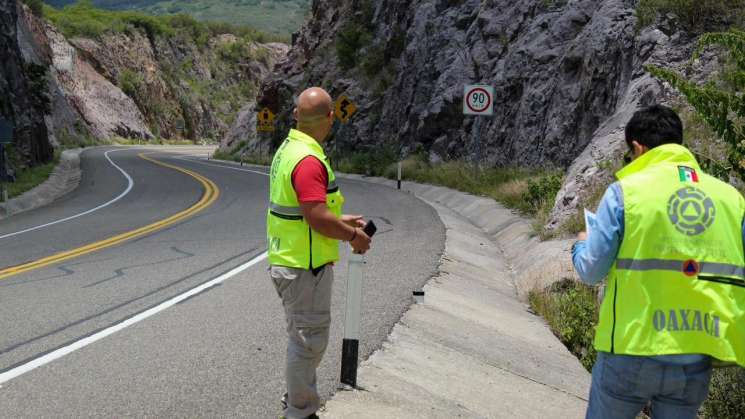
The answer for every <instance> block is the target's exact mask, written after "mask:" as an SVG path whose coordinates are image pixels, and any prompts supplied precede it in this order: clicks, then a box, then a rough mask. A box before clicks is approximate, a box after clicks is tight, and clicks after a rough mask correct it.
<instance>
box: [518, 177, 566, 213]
mask: <svg viewBox="0 0 745 419" xmlns="http://www.w3.org/2000/svg"><path fill="white" fill-rule="evenodd" d="M563 183H564V178H563V176H562V175H560V174H558V173H552V174H548V175H546V176H543V177H541V178H539V179H537V180H532V179H531V180H528V190H527V191H525V193H524V194H523V196H522V198H523V200H524V201H525V205H527V208H526V209H527V210H528V212H530V211H537V210H538V208H540V207H542V206H544V205H546V204H549V203H550V204H553V202H554V200H555V199H556V194H558V193H559V189H561V185H562V184H563Z"/></svg>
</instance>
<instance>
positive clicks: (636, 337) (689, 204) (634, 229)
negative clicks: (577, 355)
mask: <svg viewBox="0 0 745 419" xmlns="http://www.w3.org/2000/svg"><path fill="white" fill-rule="evenodd" d="M617 177H618V179H619V183H620V186H621V189H622V190H623V200H624V211H625V215H624V218H625V225H624V237H623V241H622V243H621V246H620V249H619V252H618V257H617V259H616V261H615V263H614V266H613V267H612V269H611V272H610V274H609V276H608V288H607V290H606V294H605V298H604V301H603V303H602V306H601V309H600V321H599V324H598V327H597V331H596V335H595V347H596V349H597V350H598V351H603V352H610V353H616V354H626V355H643V356H655V355H674V354H705V355H710V356H711V357H713V358H715V359H717V360H719V361H722V362H724V363H737V364H740V365H742V366H745V266H744V265H745V255H743V240H742V224H743V216H745V200H744V199H743V197H742V196H741V195H740V193H739V192H738V191H737V190H736V189H735V188H733V187H732V186H731V185H729V184H727V183H724V182H722V181H720V180H718V179H716V178H714V177H711V176H709V175H706V174H705V173H703V172H702V171H701V168H700V167H699V165H698V163H697V162H696V159H695V158H694V157H693V155H692V154H691V153H690V151H688V150H687V149H686V148H685V147H683V146H679V145H663V146H660V147H656V148H654V149H652V150H650V151H649V152H647V153H645V154H643V155H642V156H641V157H640V158H638V159H637V160H635V161H634V162H632V163H631V164H630V165H629V166H627V167H626V168H624V169H623V170H621V171H620V172H619V173H618V174H617Z"/></svg>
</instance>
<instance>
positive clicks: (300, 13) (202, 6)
mask: <svg viewBox="0 0 745 419" xmlns="http://www.w3.org/2000/svg"><path fill="white" fill-rule="evenodd" d="M47 3H49V4H51V5H53V6H55V7H57V8H61V7H63V6H69V5H70V4H71V3H73V1H72V0H47ZM93 4H95V5H96V6H97V7H101V8H104V9H108V10H120V11H127V12H135V11H137V12H144V13H147V14H150V15H162V16H173V15H178V14H188V15H191V16H194V17H195V18H197V19H198V20H200V21H213V22H222V23H227V24H230V25H235V26H242V27H251V28H256V29H258V30H260V31H261V32H264V33H266V34H269V35H271V37H272V39H274V40H281V41H284V42H287V41H289V39H290V35H291V34H292V33H293V32H295V31H297V30H298V29H299V28H300V27H301V26H302V24H303V23H304V22H305V20H306V18H307V17H308V15H309V13H310V4H311V0H190V1H182V0H134V1H123V0H94V1H93Z"/></svg>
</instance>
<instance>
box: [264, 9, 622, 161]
mask: <svg viewBox="0 0 745 419" xmlns="http://www.w3.org/2000/svg"><path fill="white" fill-rule="evenodd" d="M332 3H333V4H334V5H335V6H336V7H329V6H331V4H332ZM339 3H341V5H339ZM632 3H633V2H631V1H622V0H603V1H597V0H579V1H570V2H566V1H560V2H545V1H542V0H533V1H530V0H528V1H520V2H514V1H506V0H492V1H486V2H484V1H479V0H466V1H461V2H442V1H434V0H419V1H411V2H405V3H400V2H391V1H379V2H367V3H366V2H362V1H344V2H330V1H324V0H320V1H316V2H314V7H313V17H312V20H311V22H310V23H309V24H308V26H307V27H306V28H305V29H304V30H303V31H302V32H301V34H300V36H299V38H298V40H297V43H296V44H295V45H294V47H293V49H292V51H291V53H290V59H289V60H288V61H287V63H286V64H285V65H283V66H282V67H281V70H280V71H279V72H278V75H277V76H276V77H275V78H273V79H272V80H270V81H268V82H267V83H266V84H265V87H264V90H263V94H262V99H260V102H261V104H262V105H263V104H269V105H274V106H275V107H276V108H277V110H278V111H280V113H281V114H282V116H283V118H282V120H283V121H287V115H288V113H287V108H288V107H290V106H289V105H290V104H291V101H290V100H289V99H290V98H291V97H292V94H293V93H296V92H297V91H298V90H299V89H301V88H302V87H304V86H307V85H310V84H321V85H326V86H328V87H330V88H331V90H332V93H333V94H336V95H338V94H340V93H342V92H344V93H346V94H347V95H349V96H350V97H351V98H352V100H353V101H354V102H356V104H357V105H358V107H359V108H360V111H359V114H358V115H357V116H356V117H355V118H354V120H353V122H352V124H351V125H349V126H346V127H344V129H343V130H342V131H344V132H343V133H342V135H341V137H343V138H345V139H347V140H348V141H350V142H351V143H355V142H363V141H364V142H367V143H384V142H390V143H392V144H394V145H395V146H398V147H400V148H401V149H402V150H403V151H404V152H406V151H409V150H413V149H415V148H417V147H419V146H423V147H424V148H425V149H426V150H429V151H431V154H433V155H436V156H437V157H439V158H444V159H452V158H465V159H468V160H478V161H481V162H486V163H490V164H498V165H510V164H514V163H515V162H520V164H522V165H527V166H533V167H538V166H545V165H556V166H562V167H564V166H568V165H569V164H571V162H572V161H573V159H574V157H576V156H577V155H578V154H580V153H581V152H582V150H583V149H584V148H585V147H586V146H587V144H589V142H590V140H591V138H592V134H593V132H594V131H595V130H596V129H597V128H598V127H599V126H600V125H601V124H602V122H603V121H604V120H605V119H606V118H607V117H608V116H609V115H611V114H612V113H613V112H614V111H615V108H616V106H617V102H618V99H619V97H621V96H622V94H623V92H624V90H625V88H626V86H627V85H628V83H629V81H630V76H631V73H632V68H631V67H632V63H633V56H634V32H635V19H634V17H633V4H632ZM366 7H371V8H370V9H369V10H370V11H369V16H361V15H364V14H365V12H364V10H365V9H366ZM368 18H369V19H371V20H370V24H369V25H368V27H367V28H366V29H365V31H366V32H367V33H368V34H369V35H368V34H363V37H367V39H369V40H371V41H369V42H367V43H363V44H362V47H361V50H360V51H359V54H358V57H359V60H358V63H356V65H355V66H353V67H352V68H350V69H348V70H342V69H341V68H340V66H339V65H338V64H337V62H338V59H339V57H338V56H337V55H336V53H335V51H336V50H335V40H336V39H337V37H338V36H339V34H340V33H343V32H344V31H345V30H348V28H349V26H350V25H355V24H357V25H359V24H361V23H364V21H365V20H367V19H368ZM400 43H402V44H403V48H397V45H399V44H400ZM380 49H382V50H383V51H384V53H383V56H382V57H381V60H382V61H383V63H385V64H384V65H382V66H381V69H380V70H381V71H379V72H378V74H375V73H373V72H371V71H370V70H375V66H374V65H373V64H375V63H371V62H370V61H374V60H371V59H370V58H369V57H371V56H372V55H373V54H376V53H377V52H378V51H379V50H380ZM396 49H400V54H398V55H396V56H388V55H387V54H390V53H391V51H393V52H395V53H398V52H399V51H395V50H396ZM366 66H367V68H366ZM370 66H372V67H373V68H370ZM306 70H307V72H306ZM304 72H305V73H304ZM386 77H389V79H387V80H386V79H385V78H386ZM381 83H382V84H383V85H382V86H381ZM475 83H484V84H490V85H493V86H495V90H496V95H495V96H496V97H495V104H494V106H495V115H494V117H479V118H476V117H464V116H463V114H462V106H463V105H462V100H463V86H464V85H466V84H475ZM386 84H388V86H386ZM381 87H386V88H385V89H384V90H383V89H381ZM275 93H279V99H278V100H276V101H275V100H272V99H273V96H274V94H275ZM273 102H274V103H273Z"/></svg>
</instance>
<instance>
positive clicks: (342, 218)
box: [267, 87, 370, 419]
mask: <svg viewBox="0 0 745 419" xmlns="http://www.w3.org/2000/svg"><path fill="white" fill-rule="evenodd" d="M294 116H295V120H296V121H297V129H293V130H290V133H289V135H288V137H287V139H286V140H285V141H284V142H283V143H282V145H281V146H280V147H279V149H278V150H277V153H276V154H275V155H274V160H273V161H272V169H271V172H270V187H269V195H270V204H269V213H268V215H267V236H268V237H267V239H268V245H269V265H270V269H269V273H270V276H271V278H272V281H273V282H274V286H275V288H276V289H277V293H278V294H279V296H280V297H281V298H282V304H283V306H284V309H285V316H286V320H287V334H288V336H289V339H288V344H287V365H286V380H287V394H285V397H283V399H282V402H283V408H284V412H283V417H284V418H287V419H304V418H317V416H316V411H317V410H318V408H319V407H320V399H319V396H318V389H317V388H316V368H317V367H318V364H320V362H321V359H322V358H323V354H324V353H325V352H326V346H327V344H328V339H329V325H330V323H331V314H330V312H331V288H332V284H333V280H334V272H333V265H334V263H335V262H336V261H338V260H339V242H340V241H347V242H349V244H350V245H351V246H352V249H353V250H354V251H355V252H356V253H365V252H366V251H367V250H368V249H369V248H370V238H369V237H368V236H367V235H366V234H365V233H364V231H362V228H361V227H363V226H364V225H365V221H364V220H363V218H362V216H359V215H342V206H343V204H344V197H343V196H342V194H341V191H340V190H339V187H338V186H337V184H336V176H335V175H334V172H333V170H332V169H331V165H330V164H329V160H328V158H327V157H326V154H325V153H324V151H323V148H322V144H323V142H324V141H325V140H326V138H327V137H328V135H329V133H330V132H331V127H332V125H333V123H334V113H333V102H332V100H331V96H329V94H328V93H326V91H324V90H323V89H320V88H317V87H314V88H310V89H308V90H306V91H304V92H303V93H302V94H301V95H300V96H299V97H298V100H297V107H296V108H295V111H294Z"/></svg>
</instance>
